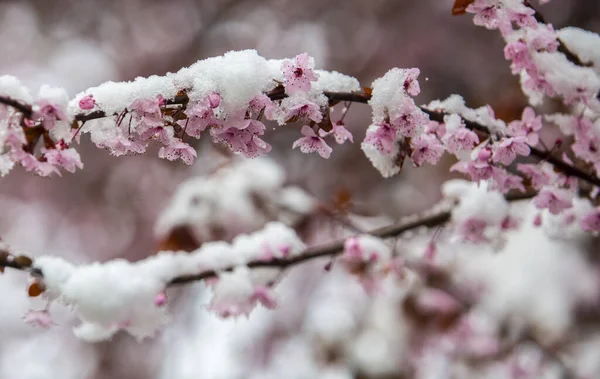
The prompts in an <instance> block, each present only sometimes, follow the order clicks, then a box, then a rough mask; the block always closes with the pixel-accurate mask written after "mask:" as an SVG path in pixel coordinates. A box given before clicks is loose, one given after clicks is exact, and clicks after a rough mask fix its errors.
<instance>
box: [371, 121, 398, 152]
mask: <svg viewBox="0 0 600 379" xmlns="http://www.w3.org/2000/svg"><path fill="white" fill-rule="evenodd" d="M374 126H375V128H369V129H368V130H367V135H366V137H365V143H368V144H370V145H373V146H375V147H377V150H379V152H380V153H381V154H385V155H392V154H393V153H394V144H395V143H396V133H397V131H396V129H395V128H392V126H391V125H390V124H388V123H387V122H383V123H381V124H375V125H374Z"/></svg>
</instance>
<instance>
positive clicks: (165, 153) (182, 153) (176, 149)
mask: <svg viewBox="0 0 600 379" xmlns="http://www.w3.org/2000/svg"><path fill="white" fill-rule="evenodd" d="M158 156H159V158H163V159H165V158H166V159H168V160H170V161H174V160H177V159H181V160H182V161H183V163H185V164H187V165H191V164H192V163H194V159H196V157H197V156H198V155H197V154H196V150H194V148H193V147H191V146H190V145H188V144H187V143H185V142H183V141H181V140H180V139H178V138H174V139H173V140H172V141H171V144H170V145H168V146H163V147H161V148H160V150H159V151H158Z"/></svg>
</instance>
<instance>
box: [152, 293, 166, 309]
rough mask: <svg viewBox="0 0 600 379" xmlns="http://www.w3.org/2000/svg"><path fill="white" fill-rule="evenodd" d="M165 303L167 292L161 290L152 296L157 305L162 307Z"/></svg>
mask: <svg viewBox="0 0 600 379" xmlns="http://www.w3.org/2000/svg"><path fill="white" fill-rule="evenodd" d="M166 304H167V293H166V292H165V291H162V292H161V293H159V294H158V295H156V297H155V298H154V305H156V306H157V307H164V306H165V305H166Z"/></svg>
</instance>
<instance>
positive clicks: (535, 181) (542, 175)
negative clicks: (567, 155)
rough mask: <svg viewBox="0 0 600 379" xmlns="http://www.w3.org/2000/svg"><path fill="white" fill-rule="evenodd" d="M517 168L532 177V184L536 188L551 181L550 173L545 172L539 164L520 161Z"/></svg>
mask: <svg viewBox="0 0 600 379" xmlns="http://www.w3.org/2000/svg"><path fill="white" fill-rule="evenodd" d="M517 170H519V171H520V172H522V173H523V174H525V175H526V176H527V177H529V178H530V179H531V186H532V187H533V188H534V189H536V190H539V189H541V188H542V187H543V186H545V185H548V184H549V183H550V175H548V174H547V173H546V172H544V171H543V170H542V168H541V167H540V166H539V165H536V164H524V163H519V164H517Z"/></svg>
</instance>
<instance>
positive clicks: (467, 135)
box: [444, 127, 479, 154]
mask: <svg viewBox="0 0 600 379" xmlns="http://www.w3.org/2000/svg"><path fill="white" fill-rule="evenodd" d="M444 142H445V143H446V149H447V150H448V152H449V153H451V154H456V153H458V152H461V151H470V150H472V149H473V147H474V146H475V145H477V144H478V143H479V137H477V134H475V133H474V132H472V131H470V130H469V129H467V128H465V127H461V128H458V129H457V130H452V131H448V132H447V133H446V135H445V136H444Z"/></svg>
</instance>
